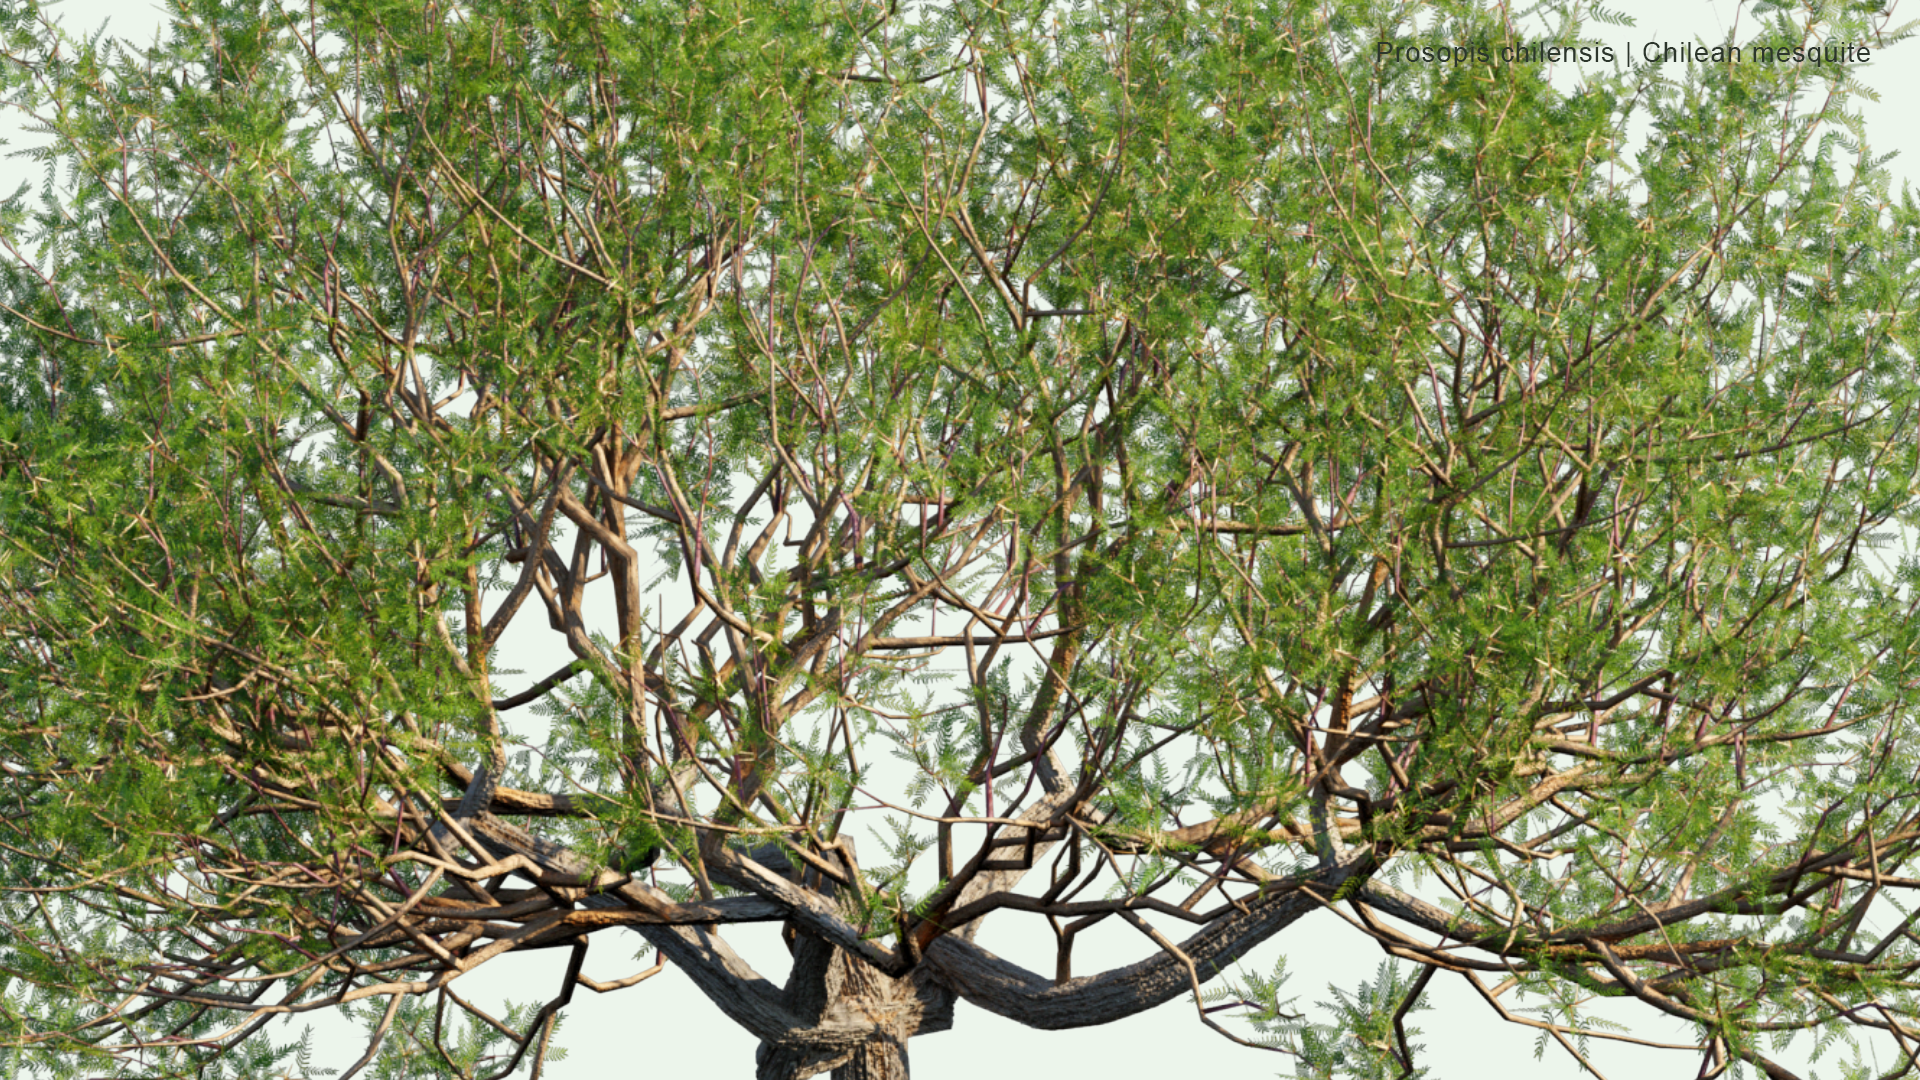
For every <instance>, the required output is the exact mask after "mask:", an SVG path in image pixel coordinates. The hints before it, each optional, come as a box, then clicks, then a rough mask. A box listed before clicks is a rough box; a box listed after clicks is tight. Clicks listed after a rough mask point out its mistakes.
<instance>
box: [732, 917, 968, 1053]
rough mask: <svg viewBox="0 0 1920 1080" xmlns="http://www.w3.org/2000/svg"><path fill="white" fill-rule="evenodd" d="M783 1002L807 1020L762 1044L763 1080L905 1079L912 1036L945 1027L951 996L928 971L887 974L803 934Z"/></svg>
mask: <svg viewBox="0 0 1920 1080" xmlns="http://www.w3.org/2000/svg"><path fill="white" fill-rule="evenodd" d="M785 996H786V1005H787V1007H788V1008H790V1009H792V1010H793V1011H794V1013H795V1014H796V1016H797V1017H798V1018H801V1019H802V1020H803V1022H804V1023H806V1024H807V1025H808V1026H805V1027H799V1028H797V1029H794V1030H790V1031H787V1032H784V1033H782V1035H781V1037H780V1038H779V1039H778V1040H777V1041H769V1042H763V1043H761V1044H760V1052H759V1055H758V1058H759V1070H758V1077H759V1080H805V1078H806V1077H809V1076H817V1075H819V1074H821V1073H825V1072H831V1073H832V1074H833V1078H834V1080H906V1078H907V1076H908V1075H909V1072H908V1068H907V1040H908V1039H909V1038H912V1037H913V1036H914V1035H919V1034H924V1033H927V1032H932V1031H944V1030H946V1028H947V1027H948V1026H949V1025H950V1024H951V1023H952V1017H953V1011H952V1010H953V996H952V994H951V993H949V992H947V991H945V990H944V989H943V988H939V987H935V986H933V985H931V984H930V983H929V982H928V981H927V979H926V976H925V975H924V974H920V975H909V976H907V977H905V978H900V979H895V978H890V977H889V976H887V975H886V974H885V973H883V972H880V971H877V970H875V969H874V968H873V966H872V965H870V964H868V963H867V962H866V961H864V960H862V959H860V958H858V957H855V956H852V955H850V954H849V953H848V952H847V951H846V950H844V949H839V948H835V947H834V946H832V945H829V944H827V943H826V942H824V941H821V940H820V939H819V938H816V937H812V936H810V935H807V934H805V933H804V932H803V933H802V934H801V935H800V937H799V940H798V941H797V942H796V945H795V948H794V957H793V976H792V978H791V979H790V980H789V981H788V983H787V989H786V995H785Z"/></svg>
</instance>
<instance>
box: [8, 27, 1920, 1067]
mask: <svg viewBox="0 0 1920 1080" xmlns="http://www.w3.org/2000/svg"><path fill="white" fill-rule="evenodd" d="M1613 6H1614V7H1615V8H1616V9H1618V10H1622V11H1624V12H1626V13H1627V14H1629V15H1631V16H1632V17H1633V18H1634V19H1635V20H1636V24H1637V25H1636V26H1634V27H1632V28H1610V27H1600V28H1598V30H1599V31H1600V36H1601V37H1602V38H1603V39H1605V40H1610V41H1613V42H1615V43H1616V44H1617V45H1618V46H1622V47H1624V46H1626V45H1627V44H1628V43H1629V42H1632V43H1635V44H1634V45H1633V48H1634V49H1635V51H1636V52H1637V50H1638V48H1639V43H1644V42H1646V41H1648V40H1649V39H1662V40H1667V41H1674V42H1683V41H1689V40H1692V39H1694V38H1695V37H1699V38H1702V39H1705V40H1707V41H1718V40H1722V39H1723V38H1724V36H1725V34H1726V32H1727V30H1728V29H1729V28H1730V27H1731V26H1732V25H1733V23H1734V20H1735V19H1736V18H1737V17H1739V18H1743V25H1750V24H1751V23H1752V21H1753V16H1752V15H1751V14H1750V13H1747V14H1745V15H1744V16H1741V14H1740V13H1741V10H1742V9H1741V8H1740V7H1739V6H1737V5H1736V4H1734V3H1732V2H1730V0H1614V3H1613ZM1907 6H1908V7H1913V8H1914V9H1915V10H1912V11H1908V12H1905V14H1907V15H1908V16H1909V17H1920V0H1907ZM60 10H61V11H62V12H63V18H64V20H65V21H66V23H67V25H68V26H69V27H70V28H76V29H77V28H82V27H84V28H89V29H90V28H93V27H96V26H98V25H99V24H100V23H101V22H103V21H105V22H107V24H108V26H109V29H110V30H111V31H112V32H113V33H115V34H116V35H119V36H127V37H134V38H138V39H142V40H145V39H149V38H150V37H151V35H152V34H153V32H154V28H155V27H156V26H157V25H158V23H159V21H160V19H161V10H160V9H159V7H158V6H157V5H153V4H150V3H146V2H144V0H67V2H66V3H65V4H64V5H63V6H62V7H61V8H60ZM1865 81H1866V83H1867V84H1868V85H1870V86H1871V87H1873V88H1874V89H1875V90H1877V91H1878V92H1879V93H1880V94H1881V96H1882V100H1881V102H1879V103H1877V104H1876V103H1873V102H1867V103H1865V104H1864V111H1865V112H1866V114H1867V120H1868V125H1869V129H1868V130H1869V135H1870V138H1871V140H1872V142H1873V145H1874V146H1875V147H1876V149H1877V150H1878V151H1880V152H1886V151H1893V150H1897V151H1900V152H1901V157H1900V158H1898V159H1896V160H1895V162H1894V163H1893V166H1892V167H1893V168H1894V170H1895V172H1896V175H1899V176H1903V177H1920V170H1916V169H1915V168H1914V166H1913V164H1912V163H1913V161H1914V160H1916V159H1920V124H1916V123H1914V122H1913V120H1912V117H1911V115H1910V114H1911V112H1912V110H1913V107H1914V103H1915V102H1916V101H1920V93H1916V90H1920V41H1914V42H1909V43H1907V44H1905V45H1902V46H1895V47H1894V48H1892V49H1891V50H1887V51H1884V52H1880V53H1877V54H1876V56H1875V58H1874V61H1873V63H1872V64H1871V66H1870V67H1869V68H1868V69H1867V73H1866V78H1865ZM1903 114H1906V115H1903ZM11 129H12V125H11V123H7V124H5V126H4V128H3V129H0V130H11ZM9 137H10V139H12V140H13V142H14V146H16V147H17V146H18V145H19V140H18V139H17V137H15V136H11V135H10V136H9ZM26 178H33V173H32V171H31V170H29V169H26V168H24V167H23V163H21V162H18V161H5V162H0V191H11V190H12V189H13V188H14V187H15V186H16V185H17V184H18V183H19V181H20V179H26ZM559 662H560V661H559V660H555V659H552V658H546V657H532V658H523V659H522V660H521V661H520V662H519V663H518V664H517V665H516V666H519V667H523V668H525V669H527V670H529V671H546V670H550V669H551V668H552V667H554V666H557V664H558V663H559ZM1005 921H1006V920H1000V922H1005ZM1032 929H1033V931H1034V932H1033V933H1029V934H1026V935H1024V936H1023V935H1022V934H1021V933H1020V931H1019V930H1018V927H1017V926H1016V927H1014V928H1012V929H1009V928H1007V927H1003V926H1000V925H998V924H997V923H989V924H988V927H987V929H986V930H985V931H984V932H983V934H982V937H981V941H982V944H984V945H986V946H987V947H989V948H992V949H994V950H995V951H997V952H1001V953H1002V954H1003V955H1009V956H1011V957H1014V958H1016V959H1020V958H1022V956H1023V954H1024V956H1025V957H1032V956H1040V957H1050V956H1051V955H1052V941H1051V935H1050V934H1048V933H1047V932H1046V931H1045V930H1044V928H1043V927H1040V926H1037V925H1036V926H1034V927H1033V928H1032ZM726 936H727V938H728V939H729V941H732V942H733V943H734V944H735V947H736V948H738V949H740V951H741V952H742V953H743V955H745V956H746V957H747V959H748V960H749V961H751V962H753V963H754V964H755V965H756V966H758V967H759V968H760V970H761V972H762V973H763V974H765V975H767V976H768V977H770V978H774V979H776V980H779V979H782V978H784V975H785V970H786V950H785V948H784V947H783V946H781V945H780V944H779V941H778V938H777V930H776V929H774V928H773V927H769V926H751V927H740V928H729V929H728V930H727V931H726ZM594 940H595V947H594V948H593V950H592V953H591V956H590V959H589V961H588V969H587V974H589V975H590V976H592V977H594V978H597V979H601V980H610V979H615V978H619V977H622V976H625V975H628V974H630V973H632V972H634V971H637V970H639V969H640V968H643V967H645V966H647V965H648V964H650V963H651V959H652V955H651V952H650V951H649V952H647V953H646V954H645V956H644V958H643V959H638V960H636V959H633V958H632V957H633V956H634V954H635V951H636V950H638V949H640V948H641V947H642V945H643V942H642V941H641V939H640V938H639V937H638V936H637V935H631V934H628V935H624V936H621V937H612V938H603V937H596V938H595V939H594ZM1113 940H1114V941H1116V942H1117V941H1120V940H1121V939H1113ZM1109 947H1110V948H1113V947H1116V946H1114V945H1110V946H1109ZM1282 954H1284V955H1286V957H1287V958H1288V967H1289V969H1290V970H1293V971H1294V972H1295V976H1294V978H1293V981H1292V982H1291V984H1290V989H1291V990H1292V991H1293V992H1297V993H1299V994H1300V995H1301V999H1302V1002H1303V1003H1305V1002H1311V1001H1315V1000H1318V999H1320V998H1323V997H1325V996H1326V994H1325V991H1324V988H1325V986H1326V984H1327V982H1328V981H1329V980H1335V979H1337V980H1338V981H1339V982H1340V983H1341V984H1342V985H1344V986H1348V987H1352V986H1354V985H1356V984H1357V983H1358V982H1359V981H1360V980H1361V979H1362V978H1368V977H1371V975H1372V973H1373V971H1374V969H1375V967H1376V966H1377V965H1378V964H1379V961H1380V954H1379V953H1378V951H1377V950H1376V949H1374V948H1373V947H1372V946H1371V945H1370V944H1369V943H1368V942H1367V941H1366V940H1365V939H1363V938H1361V937H1359V936H1358V935H1357V934H1355V933H1353V932H1352V931H1349V930H1348V929H1346V927H1345V926H1344V925H1342V924H1341V923H1340V922H1339V920H1338V919H1336V918H1335V917H1334V916H1332V915H1329V914H1326V913H1321V914H1318V915H1315V916H1312V917H1309V918H1307V919H1305V920H1303V921H1302V922H1300V923H1297V924H1295V925H1294V926H1293V927H1291V928H1290V929H1288V930H1287V931H1285V932H1284V933H1283V934H1282V935H1280V936H1279V937H1278V938H1277V939H1275V940H1274V941H1271V942H1269V943H1267V945H1266V946H1264V947H1263V948H1261V949H1260V950H1259V951H1258V952H1257V953H1256V954H1255V955H1254V956H1253V957H1252V958H1251V959H1250V960H1249V961H1248V963H1247V964H1246V965H1245V966H1247V967H1249V968H1251V969H1253V970H1257V971H1261V972H1266V971H1270V970H1271V969H1272V967H1273V965H1274V963H1275V961H1276V960H1277V959H1278V958H1279V957H1280V956H1281V955H1282ZM1140 955H1142V953H1141V950H1140V948H1139V945H1138V943H1137V942H1135V943H1133V947H1131V948H1126V949H1124V950H1123V951H1119V952H1115V953H1114V954H1113V958H1114V960H1115V962H1127V961H1130V960H1133V959H1138V958H1139V956H1140ZM563 959H564V954H563V953H561V952H553V953H549V954H545V955H534V956H529V957H515V956H508V957H504V958H502V959H499V960H496V961H494V962H492V963H489V964H487V965H486V966H485V967H483V968H482V969H481V970H480V971H478V972H476V973H474V974H472V975H469V976H467V977H465V978H463V979H462V980H460V982H458V983H456V984H455V985H456V988H457V989H458V990H460V991H461V992H462V994H463V996H468V997H471V998H474V999H476V1000H478V1001H480V1002H483V1003H488V1004H494V1005H497V1004H498V1002H499V1000H500V998H501V997H502V996H503V995H505V996H510V997H512V998H515V999H517V1000H528V999H544V998H545V997H547V996H549V995H551V994H552V993H553V991H554V989H555V987H556V986H557V984H558V980H559V974H560V969H559V967H557V966H556V964H557V962H559V961H561V960H563ZM1076 960H1078V961H1080V962H1079V963H1077V964H1076V967H1077V968H1081V969H1082V970H1093V969H1094V957H1092V956H1085V955H1084V954H1083V955H1082V956H1080V957H1076ZM1027 962H1028V963H1031V962H1032V961H1031V960H1027ZM1083 965H1084V966H1083ZM1428 1000H1429V1001H1430V1002H1431V1003H1432V1004H1433V1005H1434V1006H1435V1007H1434V1009H1433V1010H1432V1011H1429V1012H1426V1013H1424V1014H1422V1015H1421V1016H1420V1017H1418V1018H1416V1019H1415V1021H1414V1024H1415V1026H1418V1027H1421V1028H1423V1029H1424V1030H1425V1035H1424V1037H1423V1038H1421V1039H1418V1040H1416V1041H1419V1042H1424V1043H1425V1044H1426V1046H1427V1052H1426V1054H1425V1055H1424V1057H1423V1061H1424V1062H1425V1063H1426V1064H1428V1065H1430V1066H1431V1068H1432V1073H1431V1075H1433V1076H1436V1077H1443V1078H1457V1077H1475V1076H1478V1077H1486V1076H1493V1077H1504V1076H1538V1077H1543V1078H1559V1077H1567V1078H1572V1077H1575V1076H1578V1075H1580V1070H1579V1068H1578V1066H1577V1065H1575V1063H1574V1062H1573V1061H1572V1059H1571V1058H1569V1057H1568V1056H1567V1054H1566V1053H1565V1052H1564V1051H1562V1050H1560V1049H1559V1048H1558V1047H1557V1046H1552V1045H1549V1046H1548V1047H1547V1048H1546V1053H1545V1056H1544V1058H1543V1059H1542V1060H1540V1061H1535V1060H1534V1043H1535V1040H1534V1038H1533V1036H1534V1034H1535V1033H1534V1032H1532V1031H1527V1030H1524V1029H1519V1028H1515V1027H1512V1026H1509V1025H1505V1024H1502V1023H1501V1022H1500V1021H1499V1020H1498V1019H1497V1018H1496V1017H1494V1016H1493V1015H1492V1014H1491V1013H1490V1012H1489V1011H1488V1009H1487V1008H1486V1007H1485V1005H1484V1004H1482V1003H1481V1002H1480V1001H1479V1000H1478V999H1477V998H1476V997H1475V996H1474V995H1473V993H1472V991H1471V990H1470V989H1469V988H1468V987H1467V986H1466V985H1465V984H1464V983H1462V982H1461V981H1459V980H1458V979H1457V978H1455V977H1451V976H1447V975H1445V974H1442V975H1441V976H1440V977H1438V978H1436V979H1435V980H1434V981H1433V982H1432V983H1431V984H1430V987H1429V990H1428ZM1613 1015H1615V1016H1618V1017H1619V1018H1621V1019H1623V1020H1624V1019H1631V1020H1633V1021H1635V1023H1636V1029H1635V1034H1638V1035H1641V1036H1643V1037H1647V1038H1656V1039H1671V1040H1673V1041H1679V1042H1687V1041H1690V1040H1689V1039H1688V1038H1687V1034H1686V1032H1685V1031H1684V1030H1682V1028H1681V1027H1680V1026H1679V1025H1668V1024H1664V1023H1651V1022H1649V1021H1648V1019H1647V1018H1648V1012H1647V1010H1644V1009H1637V1008H1633V1009H1625V1010H1622V1011H1618V1012H1615V1013H1614V1014H1613ZM306 1022H307V1021H306V1020H304V1019H302V1020H297V1021H294V1022H293V1025H294V1026H292V1027H291V1028H290V1029H288V1034H287V1035H281V1036H278V1038H281V1039H284V1038H287V1037H289V1036H290V1035H294V1034H297V1033H298V1030H299V1026H298V1025H300V1024H302V1023H306ZM314 1026H315V1031H316V1034H318V1035H320V1036H322V1037H323V1038H324V1039H325V1040H326V1041H325V1044H324V1045H323V1046H322V1049H323V1050H324V1051H325V1053H324V1054H323V1057H322V1060H320V1061H316V1064H319V1065H327V1066H331V1067H334V1068H340V1067H343V1066H344V1065H345V1064H347V1063H348V1062H350V1061H351V1060H352V1059H353V1058H355V1057H357V1056H358V1054H359V1050H360V1043H359V1042H358V1041H357V1039H356V1033H355V1032H354V1031H352V1030H350V1029H348V1028H346V1027H345V1025H344V1024H342V1023H340V1022H339V1021H337V1020H336V1021H332V1022H328V1021H325V1020H320V1021H314ZM557 1041H558V1042H559V1043H560V1044H562V1045H564V1046H566V1047H567V1048H568V1049H569V1050H570V1051H571V1053H570V1055H569V1056H568V1058H567V1059H566V1060H565V1061H563V1062H559V1063H557V1064H554V1065H552V1066H551V1067H550V1069H549V1071H548V1075H549V1076H551V1077H553V1078H555V1080H587V1078H596V1080H597V1078H599V1077H604V1076H610V1075H611V1076H621V1075H629V1074H632V1075H644V1076H667V1075H677V1076H696V1077H700V1076H724V1077H748V1076H751V1075H752V1070H753V1053H754V1045H755V1044H754V1040H753V1039H752V1038H750V1037H749V1036H747V1035H746V1034H745V1033H744V1032H743V1031H742V1030H741V1029H740V1028H738V1027H736V1026H734V1025H733V1024H732V1023H730V1022H729V1021H727V1020H726V1019H725V1018H723V1017H722V1016H721V1015H720V1014H719V1012H718V1011H716V1010H715V1009H714V1008H713V1007H712V1006H711V1005H710V1004H709V1003H708V1002H707V1001H706V999H705V998H703V997H702V996H701V995H700V994H699V993H698V991H696V990H695V989H694V988H693V986H692V985H691V984H690V983H689V982H688V981H687V980H686V979H685V978H684V977H683V976H681V975H680V974H679V973H677V972H676V971H674V970H673V969H672V968H669V969H668V970H667V971H666V972H664V973H663V974H661V975H659V976H658V977H656V978H654V979H652V980H650V981H648V982H646V983H644V984H642V985H640V986H637V987H634V988H632V989H629V990H626V991H621V992H617V993H613V994H607V995H596V994H593V993H590V992H588V991H586V990H584V989H582V990H581V991H580V993H579V994H578V995H577V996H576V997H575V999H574V1004H573V1006H572V1007H571V1008H570V1010H569V1011H568V1013H567V1021H566V1023H565V1025H564V1027H563V1029H562V1031H561V1033H560V1035H559V1037H558V1040H557ZM909 1049H910V1053H911V1055H912V1067H913V1070H914V1072H915V1074H916V1075H917V1076H918V1077H920V1078H921V1080H961V1078H963V1077H965V1078H973V1077H977V1076H981V1075H991V1076H993V1077H995V1078H1008V1080H1022V1078H1025V1077H1036V1078H1037V1077H1049V1078H1052V1077H1060V1076H1078V1075H1093V1076H1111V1077H1131V1076H1153V1077H1184V1076H1194V1077H1199V1076H1206V1077H1210V1078H1225V1077H1264V1076H1271V1075H1274V1074H1276V1073H1278V1074H1280V1075H1286V1076H1291V1075H1292V1072H1293V1066H1292V1063H1291V1061H1290V1059H1287V1058H1285V1057H1282V1056H1280V1055H1277V1054H1272V1053H1263V1052H1260V1051H1255V1050H1248V1049H1245V1048H1241V1047H1238V1046H1234V1045H1232V1044H1231V1043H1228V1042H1227V1041H1226V1040H1224V1039H1222V1038H1220V1037H1219V1036H1217V1035H1214V1034H1212V1033H1210V1032H1209V1031H1207V1030H1206V1029H1205V1028H1203V1027H1202V1026H1200V1024H1199V1023H1198V1022H1197V1021H1196V1020H1195V1018H1194V1013H1193V1006H1192V1004H1191V1002H1189V1001H1186V1000H1180V1001H1175V1002H1172V1003H1169V1004H1167V1005H1165V1006H1162V1007H1161V1008H1159V1009H1156V1010H1154V1011H1152V1012H1150V1013H1147V1014H1145V1015H1143V1016H1140V1017H1137V1018H1135V1019H1133V1020H1130V1021H1126V1022H1123V1023H1120V1024H1115V1025H1110V1026H1107V1027H1102V1028H1088V1029H1081V1030H1078V1031H1068V1032H1038V1031H1030V1030H1028V1029H1025V1028H1022V1027H1020V1026H1019V1025H1017V1024H1014V1023H1013V1022H1011V1021H1008V1020H1004V1019H1001V1018H1000V1017H997V1016H994V1015H992V1014H989V1013H985V1012H982V1011H981V1010H979V1009H976V1008H974V1007H972V1006H970V1005H968V1004H966V1003H965V1002H962V1003H961V1004H960V1005H959V1007H958V1010H957V1014H956V1017H955V1024H954V1029H953V1030H952V1031H950V1032H946V1033H943V1034H939V1035H932V1036H926V1037H922V1038H919V1039H915V1040H914V1041H913V1042H912V1044H911V1045H910V1048H909ZM1650 1053H1651V1052H1649V1051H1640V1050H1634V1049H1631V1048H1620V1047H1618V1046H1617V1044H1602V1043H1596V1044H1594V1052H1593V1060H1594V1061H1595V1063H1596V1064H1597V1065H1598V1066H1599V1067H1600V1068H1601V1069H1602V1070H1604V1071H1605V1072H1606V1074H1607V1075H1609V1076H1611V1077H1616V1078H1618V1077H1623V1076H1636V1075H1637V1076H1677V1075H1691V1073H1692V1070H1693V1068H1694V1066H1695V1063H1696V1061H1697V1059H1688V1058H1682V1057H1678V1056H1673V1055H1660V1056H1658V1057H1653V1058H1649V1057H1648V1056H1647V1055H1648V1054H1650ZM1786 1057H1787V1058H1788V1059H1789V1060H1792V1059H1798V1058H1800V1055H1786ZM1884 1060H1885V1059H1884V1058H1883V1061H1884ZM1824 1064H1825V1068H1823V1069H1821V1070H1820V1071H1821V1072H1822V1073H1823V1074H1827V1075H1833V1074H1835V1073H1837V1071H1838V1070H1837V1065H1838V1061H1837V1060H1836V1059H1834V1058H1829V1059H1827V1061H1826V1062H1825V1063H1824Z"/></svg>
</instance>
